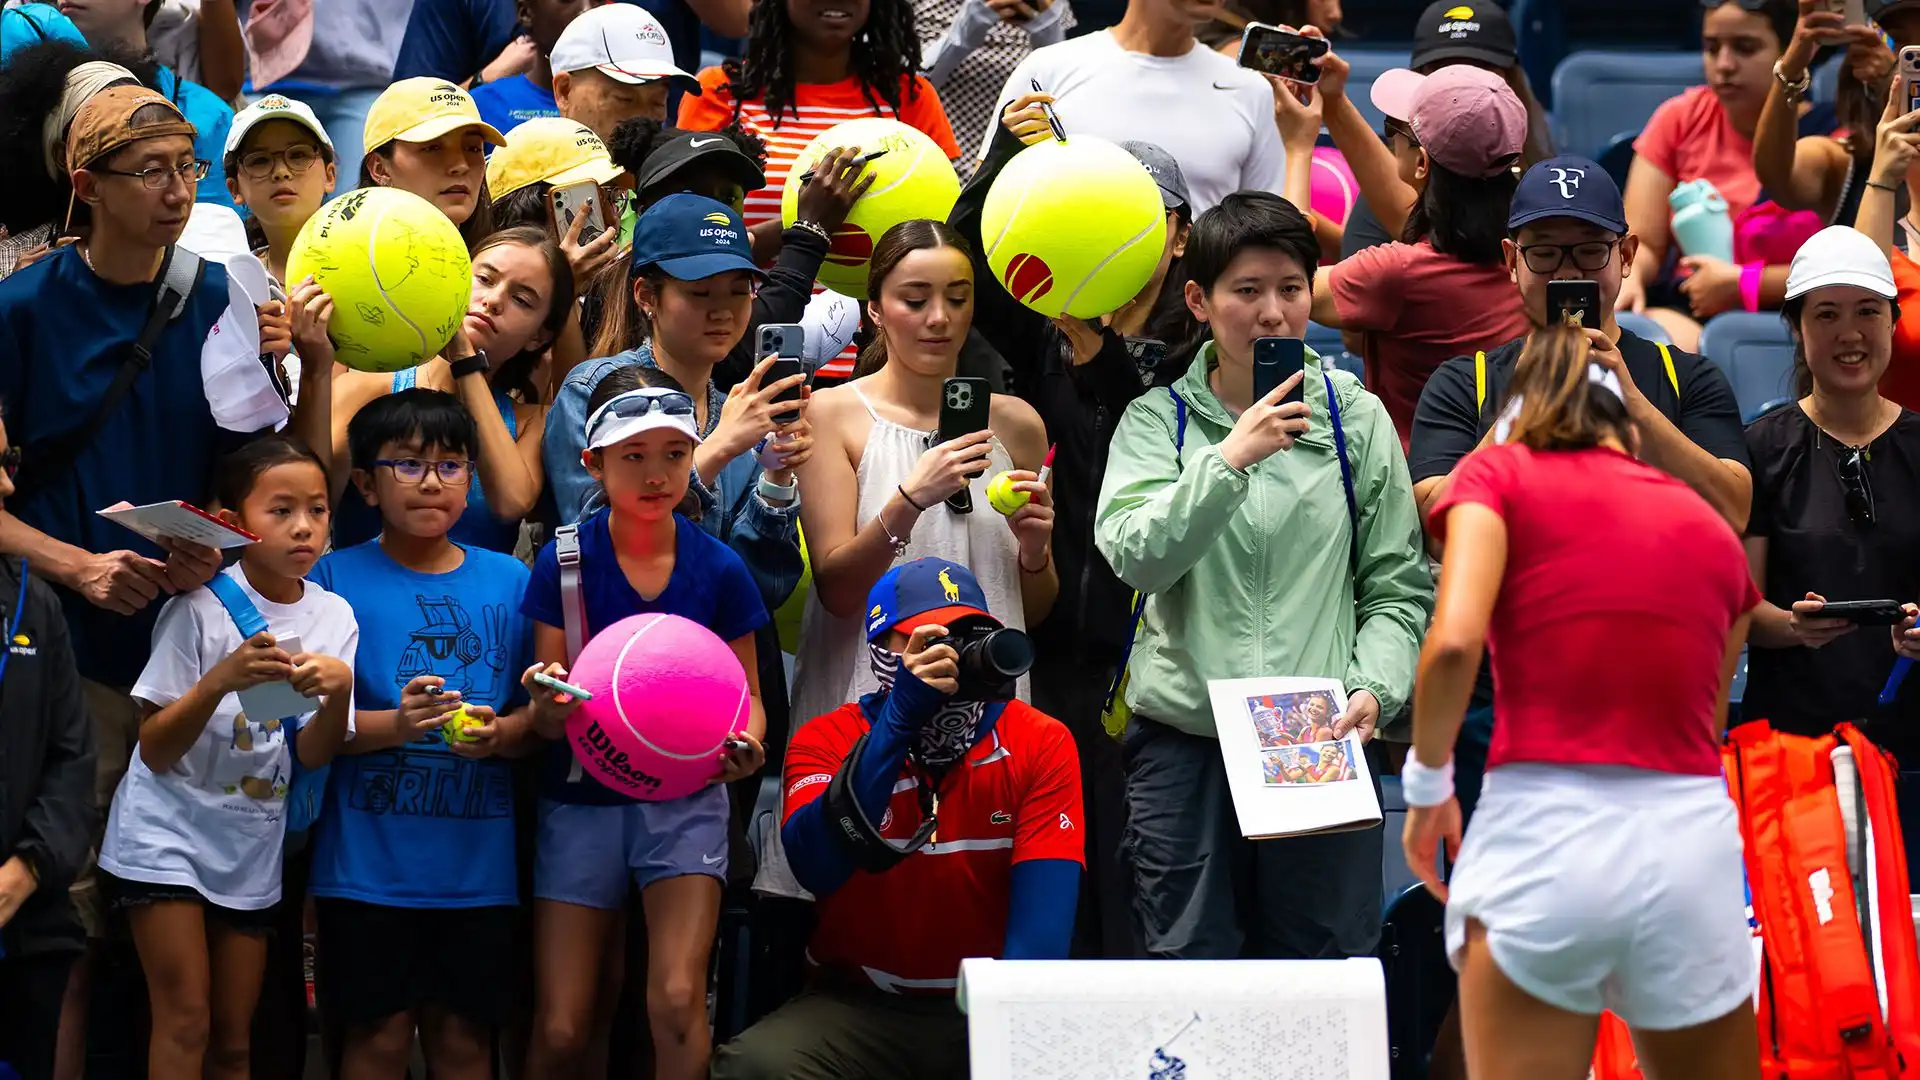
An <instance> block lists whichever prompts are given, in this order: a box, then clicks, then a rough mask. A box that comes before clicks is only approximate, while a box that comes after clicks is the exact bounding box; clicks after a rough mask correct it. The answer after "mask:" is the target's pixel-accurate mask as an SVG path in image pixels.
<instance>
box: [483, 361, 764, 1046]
mask: <svg viewBox="0 0 1920 1080" xmlns="http://www.w3.org/2000/svg"><path fill="white" fill-rule="evenodd" d="M586 427H587V442H586V445H587V449H586V451H585V452H584V453H583V454H582V455H581V457H582V461H583V462H584V464H585V465H586V467H587V471H588V472H589V473H591V474H592V475H593V477H594V479H595V480H597V481H599V483H600V484H601V486H602V487H603V489H604V490H605V492H606V505H605V506H604V507H603V508H602V509H600V510H599V511H597V512H595V513H594V514H593V515H592V516H590V517H588V518H587V519H586V520H585V521H584V522H582V523H581V524H580V533H579V542H580V564H579V572H580V593H581V598H582V606H583V607H584V608H585V609H586V610H585V616H586V617H585V625H584V627H583V630H584V634H583V636H584V637H586V638H591V637H592V636H593V635H594V634H595V633H597V632H598V631H600V630H602V629H604V628H605V627H607V626H610V625H612V624H613V623H616V622H618V621H620V620H621V619H624V618H626V617H628V616H630V615H637V614H642V613H652V612H661V613H667V614H673V615H679V616H681V617H683V618H687V619H691V620H693V621H694V622H697V623H699V624H700V625H702V626H705V627H707V628H708V629H709V630H712V631H713V632H714V633H715V634H717V635H719V636H720V638H721V639H722V640H724V641H726V642H727V643H728V644H729V645H731V646H732V647H733V651H734V653H735V654H736V655H738V656H739V658H740V665H741V667H743V668H744V669H746V675H747V689H748V692H749V693H750V694H751V695H752V698H753V700H752V706H751V714H750V717H749V722H748V730H747V731H746V732H745V733H743V734H742V736H741V738H740V740H739V741H740V744H741V745H740V746H739V747H738V748H737V749H734V750H731V751H730V752H729V753H728V754H727V756H726V758H725V759H724V761H722V762H719V763H716V764H718V765H719V766H720V769H719V775H718V776H717V777H716V778H715V781H714V783H712V784H711V785H709V786H708V787H706V788H704V789H702V790H701V791H699V792H698V793H696V794H693V795H689V796H686V797H684V798H680V799H672V800H668V801H664V802H636V801H634V800H632V799H630V798H628V797H627V796H625V795H623V794H620V793H618V792H615V791H613V790H612V789H610V788H608V787H606V786H605V785H603V784H601V783H600V782H599V781H597V780H595V779H594V778H593V777H592V776H591V775H589V774H585V773H583V771H582V770H581V768H580V767H579V766H578V764H577V763H576V762H575V760H574V756H573V750H572V745H571V743H569V742H567V741H565V740H564V739H563V738H562V736H563V734H564V725H565V716H566V713H567V712H568V711H570V708H571V704H572V703H571V699H568V698H564V697H561V698H555V697H554V696H552V695H551V694H550V693H549V692H548V691H546V690H544V689H542V690H538V691H536V693H535V695H534V696H535V704H536V710H537V711H536V716H535V719H536V724H537V727H538V730H539V732H540V734H541V735H543V736H545V737H547V738H549V739H555V740H559V741H556V742H555V743H553V744H552V745H550V746H549V747H548V748H547V750H546V760H544V761H543V762H542V763H541V764H542V775H541V800H540V836H539V840H538V843H537V846H536V855H535V858H534V897H535V903H534V935H535V941H536V943H537V945H536V953H535V957H534V964H535V980H534V982H535V992H534V999H535V1002H536V1005H535V1009H536V1011H537V1014H538V1015H537V1016H536V1019H535V1023H534V1027H533V1032H534V1034H533V1043H532V1046H531V1048H530V1051H529V1054H528V1064H527V1072H528V1074H529V1075H532V1076H550V1075H557V1076H570V1075H574V1074H577V1073H581V1072H584V1071H586V1070H585V1068H584V1063H585V1062H586V1061H588V1060H589V1059H590V1058H592V1057H594V1056H596V1053H597V1052H598V1051H599V1050H600V1049H601V1048H603V1045H604V1040H605V1039H606V1037H607V1034H608V1030H609V1025H608V1024H607V1022H606V1021H605V1020H603V1019H600V1018H601V1017H603V1016H605V1015H606V1014H607V1013H608V1012H610V1011H611V1006H612V1001H610V1000H602V999H601V994H602V993H605V992H612V993H617V992H618V991H617V987H616V988H608V990H603V989H602V988H603V987H605V985H606V984H605V981H604V980H603V975H602V970H601V965H603V964H605V963H607V961H608V959H609V957H612V958H615V960H616V961H617V958H618V957H620V956H621V954H622V952H623V950H622V949H620V948H619V947H618V945H617V944H616V942H617V941H618V932H619V930H620V929H621V928H622V927H624V926H625V925H626V919H625V918H624V917H623V916H622V915H621V912H622V911H623V910H624V908H625V907H626V901H627V893H628V889H629V887H630V885H631V886H635V887H638V888H639V890H640V897H641V901H642V903H643V904H644V905H645V907H646V916H647V917H646V926H647V972H646V978H647V994H646V1000H647V1011H648V1020H649V1022H650V1026H651V1028H652V1032H653V1045H654V1062H655V1068H654V1075H656V1076H660V1077H663V1078H665V1077H673V1078H681V1080H684V1078H690V1077H704V1076H705V1075H706V1074H707V1055H708V1051H709V1045H710V1042H711V1036H710V1033H709V1032H708V1029H707V1014H706V985H707V961H708V953H709V952H710V950H711V946H712V943H713V933H714V924H715V920H716V919H717V918H718V917H719V912H720V890H721V885H722V883H723V882H724V881H725V880H726V873H727V815H728V804H727V795H726V789H725V788H724V787H723V786H722V785H723V784H724V783H726V782H730V781H733V780H737V779H740V778H741V777H744V776H749V775H751V774H753V773H754V772H755V771H757V770H758V769H759V768H760V766H761V765H762V764H764V763H765V761H766V754H765V751H764V750H763V749H762V747H761V744H760V739H761V738H762V736H763V735H764V733H765V730H766V713H765V712H764V710H763V709H762V707H761V703H760V682H759V677H758V671H759V668H758V666H757V657H756V655H755V651H754V640H753V635H754V631H756V630H758V629H759V628H760V627H761V626H763V625H765V624H766V622H767V620H768V615H767V608H766V604H765V603H764V602H763V601H762V600H761V598H760V592H759V590H758V588H757V587H756V586H755V585H754V581H753V577H752V575H751V574H750V573H748V571H747V567H746V564H745V563H744V562H742V561H741V559H740V556H738V555H736V554H735V553H734V552H733V549H731V548H729V547H728V546H727V545H726V544H724V543H722V542H720V541H719V540H716V539H714V538H713V537H711V536H709V535H707V533H706V532H704V531H703V530H702V529H701V528H700V526H699V525H698V524H696V523H694V522H693V521H692V520H690V519H689V518H687V517H685V516H683V515H681V514H679V513H675V508H676V507H678V506H680V505H681V504H682V503H683V502H685V501H686V500H687V497H688V490H687V488H688V477H689V474H690V472H691V470H692V467H693V449H694V447H695V446H696V445H697V444H698V443H699V441H700V437H699V435H698V433H697V432H696V430H695V427H694V413H693V399H692V398H691V397H688V396H687V394H686V392H685V391H683V390H680V389H678V388H677V386H676V385H675V384H674V383H673V381H672V379H671V377H669V376H667V375H664V374H662V373H661V372H659V371H656V370H654V369H651V368H641V367H624V368H617V369H615V370H614V371H612V372H610V373H608V374H607V375H606V377H605V378H603V379H601V381H600V384H599V386H597V387H596V388H595V389H594V392H593V396H592V399H591V400H590V401H589V403H588V417H587V425H586ZM521 611H522V612H523V613H524V614H526V615H527V616H528V617H530V618H532V619H533V622H534V628H533V640H534V655H535V656H536V657H537V658H538V659H539V660H540V661H541V662H542V663H554V662H559V661H567V660H570V658H569V657H568V656H567V647H566V630H565V627H566V616H565V614H564V609H563V607H562V601H561V592H560V564H559V559H558V557H557V555H556V553H555V549H554V545H553V544H548V545H547V546H546V547H545V548H543V549H541V552H540V557H539V559H538V560H536V561H535V563H534V567H533V581H532V583H531V584H530V585H529V586H528V587H527V597H526V602H525V604H523V605H522V607H521ZM563 1032H564V1033H569V1037H564V1038H563V1037H560V1036H559V1035H557V1034H556V1033H563Z"/></svg>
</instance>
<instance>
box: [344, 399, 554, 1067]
mask: <svg viewBox="0 0 1920 1080" xmlns="http://www.w3.org/2000/svg"><path fill="white" fill-rule="evenodd" d="M347 443H348V449H349V453H350V454H351V455H352V460H353V481H354V483H355V484H356V485H357V486H358V487H359V489H360V491H361V492H362V493H363V494H364V495H365V497H366V500H367V502H368V503H370V504H372V505H373V506H374V507H375V508H376V509H377V510H378V511H379V513H380V519H381V533H380V536H379V538H378V539H375V540H370V541H368V542H366V543H364V544H359V545H356V546H354V547H349V548H346V549H344V550H339V551H335V552H333V553H332V554H330V555H328V556H327V557H326V558H324V559H322V560H321V561H320V563H319V565H317V566H315V567H314V569H313V574H312V577H313V580H314V581H316V582H318V583H319V584H320V585H321V586H322V587H324V588H326V589H328V590H330V591H332V592H335V593H338V594H339V595H341V596H343V597H345V598H346V599H347V601H348V602H349V603H350V604H352V605H353V610H354V614H355V615H356V616H357V617H358V619H359V621H360V626H361V633H360V647H359V654H358V657H357V659H356V660H355V662H354V694H355V703H356V706H357V708H358V710H359V712H358V714H357V717H356V720H357V730H358V733H359V734H358V738H357V739H355V741H354V742H353V743H351V744H350V745H349V746H348V748H347V752H346V753H345V754H343V755H342V756H341V757H340V758H339V759H337V760H336V761H335V763H334V766H333V773H332V776H331V777H330V778H329V779H328V791H327V808H326V812H325V814H324V815H323V816H322V817H321V820H320V823H319V824H318V825H317V826H316V827H315V834H314V841H313V843H314V851H313V877H312V884H311V887H310V891H311V892H312V894H313V895H314V896H315V897H316V901H315V907H316V910H317V914H318V917H319V930H320V948H319V956H318V958H319V972H318V977H319V988H320V992H321V994H322V995H323V996H325V998H326V999H327V1008H328V1011H329V1012H330V1013H331V1014H332V1015H335V1016H337V1017H338V1018H339V1019H340V1020H341V1021H342V1022H344V1023H345V1025H346V1038H345V1044H344V1047H343V1053H344V1059H343V1063H342V1072H343V1073H344V1074H346V1075H348V1076H373V1075H379V1076H399V1075H402V1074H403V1073H404V1072H405V1071H406V1064H407V1053H408V1048H409V1046H410V1044H411V1042H412V1038H413V1034H414V1032H415V1030H416V1028H417V1029H418V1031H419V1034H420V1042H421V1049H422V1050H423V1051H424V1053H425V1055H426V1059H427V1067H428V1069H430V1070H431V1071H432V1072H433V1074H434V1076H436V1077H469V1076H471V1077H476V1078H484V1077H488V1076H491V1067H490V1063H491V1060H492V1052H491V1046H492V1037H493V1034H494V1032H495V1030H496V1029H497V1028H498V1027H500V1026H501V1025H502V1024H504V1023H505V1022H506V1021H507V1020H508V1019H509V1015H508V1012H509V1010H510V1009H511V1008H512V1007H513V1003H514V1000H515V997H516V995H515V988H514V985H513V983H514V980H515V977H516V975H517V974H518V972H519V970H520V969H519V966H518V965H517V964H516V963H515V962H514V957H515V949H514V947H513V942H514V939H515V936H516V934H515V921H516V909H517V906H518V904H519V900H520V897H519V877H518V874H517V872H516V866H515V861H514V851H515V843H514V794H513V789H514V784H513V774H512V769H511V765H510V764H509V762H508V761H507V760H505V759H506V758H507V757H511V756H517V754H518V753H524V752H525V751H527V750H531V749H533V748H535V747H536V746H537V745H538V744H537V743H536V742H535V741H533V740H531V739H529V740H526V741H525V742H521V741H519V740H518V739H516V738H515V737H514V733H515V731H516V729H518V728H523V727H527V726H530V724H526V723H523V721H525V720H526V716H527V714H528V713H529V712H530V710H529V708H528V700H529V699H528V695H527V693H526V691H525V690H523V689H522V687H521V679H522V678H523V677H524V676H523V672H524V670H525V669H526V668H527V666H528V665H529V664H530V663H531V662H532V639H531V634H530V632H529V630H530V628H529V626H528V623H527V621H526V619H525V618H523V617H522V616H521V615H520V613H519V610H518V609H519V604H520V599H521V597H522V595H523V594H524V593H525V591H526V582H527V568H526V567H525V566H524V565H523V564H521V563H520V562H518V561H516V560H514V559H513V558H511V557H509V556H506V555H501V554H498V553H497V552H492V551H487V550H484V549H481V548H472V547H462V546H460V545H458V544H455V543H454V542H453V541H451V540H449V539H448V538H447V531H448V530H449V529H451V528H452V527H453V525H454V523H455V522H456V521H458V520H459V519H460V514H461V512H462V511H463V510H465V509H466V506H467V487H468V485H469V484H471V483H472V482H473V472H474V464H473V462H474V457H475V455H476V452H477V450H478V444H479V436H478V435H477V434H476V431H475V427H474V421H473V416H472V415H471V414H470V413H469V412H468V411H467V409H466V407H465V406H463V405H462V404H461V403H460V400H459V399H458V398H456V397H454V396H453V395H452V394H448V393H444V392H442V391H439V390H403V391H401V392H399V393H396V394H390V395H387V396H384V397H381V398H379V399H376V400H375V401H373V402H372V403H371V404H369V405H367V406H366V407H365V408H363V409H361V410H360V412H359V413H358V414H356V415H355V416H354V418H353V420H352V422H351V423H349V424H348V425H347ZM462 706H464V708H465V710H466V715H467V716H468V717H471V719H472V721H474V722H475V723H474V726H459V727H456V726H455V725H454V724H450V723H449V721H450V720H452V719H454V717H453V715H452V714H453V710H454V709H455V708H457V707H462ZM514 710H519V711H520V714H519V715H518V716H515V715H512V714H513V713H514ZM496 717H497V718H498V720H497V722H496ZM465 740H472V741H465Z"/></svg>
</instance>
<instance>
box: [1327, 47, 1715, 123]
mask: <svg viewBox="0 0 1920 1080" xmlns="http://www.w3.org/2000/svg"><path fill="white" fill-rule="evenodd" d="M1340 55H1341V56H1342V57H1343V58H1344V59H1345V60H1346V61H1347V64H1348V65H1349V66H1350V67H1352V68H1353V74H1351V75H1349V76H1348V77H1347V100H1348V101H1351V102H1353V107H1354V108H1356V109H1359V110H1360V115H1361V116H1364V117H1366V118H1367V126H1368V127H1370V128H1372V129H1373V130H1375V131H1379V130H1380V129H1382V128H1384V127H1385V126H1386V117H1384V116H1382V115H1380V110H1379V109H1376V108H1374V107H1373V94H1372V92H1371V91H1372V90H1373V80H1375V79H1377V78H1379V77H1380V76H1381V75H1382V74H1384V73H1385V72H1388V71H1392V70H1393V69H1394V68H1403V67H1406V66H1407V58H1408V56H1409V55H1410V54H1409V53H1408V52H1407V50H1405V49H1353V50H1351V51H1349V50H1347V49H1341V50H1340ZM1696 66H1697V65H1696ZM1400 119H1402V120H1404V119H1406V117H1404V116H1403V117H1401V118H1400Z"/></svg>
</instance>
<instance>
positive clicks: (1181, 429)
mask: <svg viewBox="0 0 1920 1080" xmlns="http://www.w3.org/2000/svg"><path fill="white" fill-rule="evenodd" d="M1167 393H1168V394H1170V395H1172V397H1173V456H1174V465H1175V466H1176V467H1177V466H1178V465H1179V464H1180V461H1179V458H1180V454H1181V452H1182V451H1184V450H1185V449H1186V448H1187V399H1186V398H1183V397H1181V396H1180V392H1179V391H1178V390H1175V389H1174V388H1173V387H1171V386H1169V387H1167ZM1146 613H1147V594H1146V593H1142V592H1136V593H1134V594H1133V615H1132V617H1131V618H1129V619H1128V620H1127V644H1126V647H1125V648H1123V649H1121V650H1120V667H1119V670H1117V671H1115V672H1114V675H1113V682H1112V683H1110V684H1108V686H1107V703H1106V705H1105V706H1103V707H1102V708H1101V711H1102V712H1112V711H1113V703H1114V700H1115V699H1116V698H1118V697H1119V696H1120V680H1122V679H1124V678H1126V677H1127V661H1128V660H1130V659H1132V658H1133V639H1134V637H1135V636H1136V635H1137V634H1139V633H1140V618H1141V616H1143V615H1145V614H1146Z"/></svg>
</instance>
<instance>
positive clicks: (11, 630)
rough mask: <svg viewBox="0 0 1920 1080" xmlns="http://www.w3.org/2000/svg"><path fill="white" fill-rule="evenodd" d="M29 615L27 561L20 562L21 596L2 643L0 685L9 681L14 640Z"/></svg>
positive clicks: (16, 603) (17, 599) (14, 607)
mask: <svg viewBox="0 0 1920 1080" xmlns="http://www.w3.org/2000/svg"><path fill="white" fill-rule="evenodd" d="M26 614H27V560H25V559H21V560H20V595H19V596H18V597H16V598H15V599H14V601H13V619H12V620H11V621H10V622H8V623H7V640H6V641H4V642H0V685H5V684H6V681H7V658H8V657H10V656H12V655H13V639H14V638H16V637H19V636H20V620H21V619H22V618H24V617H25V616H26Z"/></svg>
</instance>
